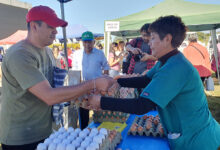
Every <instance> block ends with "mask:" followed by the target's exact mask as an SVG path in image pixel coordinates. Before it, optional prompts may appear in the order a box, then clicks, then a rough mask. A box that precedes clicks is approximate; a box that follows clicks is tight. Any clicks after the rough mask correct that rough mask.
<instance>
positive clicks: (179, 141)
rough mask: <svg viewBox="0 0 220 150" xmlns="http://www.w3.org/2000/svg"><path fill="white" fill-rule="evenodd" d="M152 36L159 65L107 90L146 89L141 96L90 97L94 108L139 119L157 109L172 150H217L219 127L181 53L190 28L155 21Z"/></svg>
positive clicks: (173, 19)
mask: <svg viewBox="0 0 220 150" xmlns="http://www.w3.org/2000/svg"><path fill="white" fill-rule="evenodd" d="M149 31H150V32H151V40H150V47H151V49H152V55H153V56H154V57H156V58H158V62H157V63H156V65H155V66H154V67H153V68H152V69H151V70H150V71H149V72H147V74H146V75H144V76H140V77H133V78H121V79H120V78H119V79H118V80H117V82H115V83H114V84H113V86H112V88H110V89H109V92H110V93H112V92H113V91H114V90H113V89H116V90H117V89H118V88H117V87H118V86H119V85H120V86H122V87H134V88H137V87H142V88H144V90H143V92H142V93H141V95H140V97H139V98H137V99H115V98H111V97H101V96H100V95H93V96H91V97H89V105H90V108H93V109H96V110H100V109H103V110H111V111H121V112H125V113H132V114H138V115H141V114H145V113H147V112H149V111H151V110H152V108H154V107H156V108H157V110H158V113H159V116H160V120H161V123H162V125H163V128H164V132H165V134H166V135H167V138H168V142H169V145H170V149H171V150H216V149H217V148H218V147H219V146H220V125H219V124H218V123H217V122H216V120H215V119H214V118H213V117H212V114H211V113H210V111H209V109H208V104H207V99H206V95H205V93H204V89H203V84H202V82H201V80H200V76H199V74H198V71H197V70H196V69H195V67H193V65H192V64H191V63H190V62H189V61H188V60H187V59H186V58H185V57H184V55H183V54H182V53H181V52H179V51H178V49H177V48H178V47H179V46H180V44H181V43H182V42H183V40H184V38H185V36H186V26H185V25H184V23H183V22H182V20H181V18H180V17H177V16H165V17H160V18H159V19H157V20H156V21H154V22H153V23H152V24H151V25H150V28H149ZM107 80H108V79H107ZM158 87H160V88H158Z"/></svg>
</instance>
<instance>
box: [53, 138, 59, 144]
mask: <svg viewBox="0 0 220 150" xmlns="http://www.w3.org/2000/svg"><path fill="white" fill-rule="evenodd" d="M53 143H55V144H59V143H61V139H54V140H53Z"/></svg>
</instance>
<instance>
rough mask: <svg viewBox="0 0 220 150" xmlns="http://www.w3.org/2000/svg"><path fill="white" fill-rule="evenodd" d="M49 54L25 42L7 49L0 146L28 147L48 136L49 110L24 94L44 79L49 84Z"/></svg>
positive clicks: (0, 122) (51, 77) (51, 75)
mask: <svg viewBox="0 0 220 150" xmlns="http://www.w3.org/2000/svg"><path fill="white" fill-rule="evenodd" d="M51 54H52V53H51V51H50V50H49V49H48V48H44V49H39V48H36V47H34V46H32V45H30V44H29V43H27V42H26V41H21V42H19V43H17V44H15V45H13V46H12V47H11V48H10V49H8V50H7V52H6V55H5V57H4V59H3V63H2V73H3V75H2V109H1V112H0V143H3V144H6V145H23V144H30V143H33V142H37V141H40V140H43V139H45V138H47V137H48V136H49V135H50V134H51V131H52V118H51V107H50V106H48V105H47V104H46V103H44V102H43V101H41V100H40V99H39V98H37V97H36V96H34V95H33V94H31V93H30V92H29V91H28V89H29V88H30V87H32V86H34V85H36V84H37V83H39V82H42V81H45V80H48V81H49V82H50V84H52V81H53V63H52V60H51V59H50V57H49V56H51Z"/></svg>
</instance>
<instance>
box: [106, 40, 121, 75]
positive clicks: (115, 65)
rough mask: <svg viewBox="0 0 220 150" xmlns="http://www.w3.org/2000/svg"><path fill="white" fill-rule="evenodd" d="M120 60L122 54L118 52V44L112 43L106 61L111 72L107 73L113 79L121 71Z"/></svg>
mask: <svg viewBox="0 0 220 150" xmlns="http://www.w3.org/2000/svg"><path fill="white" fill-rule="evenodd" d="M122 60H123V52H121V51H120V50H119V48H118V43H116V42H113V43H112V44H111V50H110V53H109V59H108V63H109V66H110V67H111V70H110V71H109V75H110V76H111V77H114V76H116V75H118V74H119V72H120V70H121V65H120V62H121V61H122Z"/></svg>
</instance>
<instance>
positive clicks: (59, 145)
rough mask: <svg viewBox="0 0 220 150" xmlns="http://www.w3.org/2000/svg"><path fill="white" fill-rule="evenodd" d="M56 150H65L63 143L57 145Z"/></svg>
mask: <svg viewBox="0 0 220 150" xmlns="http://www.w3.org/2000/svg"><path fill="white" fill-rule="evenodd" d="M56 150H66V145H65V144H63V143H59V144H58V145H57V149H56Z"/></svg>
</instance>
